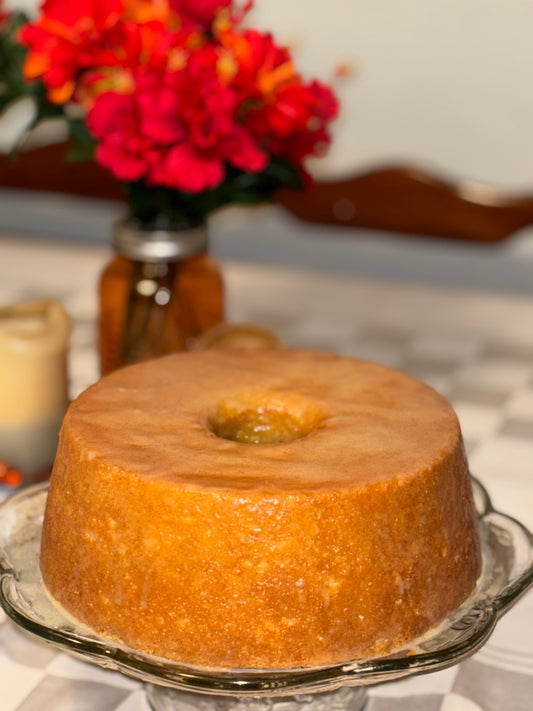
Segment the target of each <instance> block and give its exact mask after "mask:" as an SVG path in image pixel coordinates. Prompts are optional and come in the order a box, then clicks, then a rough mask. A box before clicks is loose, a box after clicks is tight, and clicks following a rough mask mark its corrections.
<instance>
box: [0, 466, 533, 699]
mask: <svg viewBox="0 0 533 711" xmlns="http://www.w3.org/2000/svg"><path fill="white" fill-rule="evenodd" d="M472 483H473V487H474V496H475V501H476V507H477V511H478V516H479V526H480V532H481V538H482V553H483V572H482V575H481V577H480V579H479V581H478V585H477V587H476V589H475V591H474V592H473V594H472V595H471V596H470V598H469V599H468V600H467V601H466V602H465V603H464V604H463V605H461V607H460V608H458V609H457V610H456V611H455V612H454V613H453V614H452V615H450V616H449V617H448V618H447V619H446V620H445V621H444V622H443V623H442V624H441V625H440V626H439V627H438V628H436V629H434V630H431V631H430V632H429V633H428V634H426V635H425V636H424V637H422V638H420V639H418V640H415V641H414V642H412V643H410V644H409V645H408V646H406V647H404V648H402V649H400V650H398V651H396V652H395V653H394V654H391V655H388V656H386V657H378V658H372V659H358V660H351V661H347V662H345V663H340V664H335V665H332V666H324V667H309V668H306V667H302V668H298V669H228V670H220V669H203V668H196V667H190V666H186V665H182V664H179V663H176V662H172V661H169V660H166V659H161V658H159V657H154V656H151V655H146V654H143V653H142V652H139V651H136V650H133V649H131V648H129V647H127V646H125V645H122V644H120V643H119V642H115V641H113V640H109V639H103V638H100V637H98V636H97V635H96V634H95V633H93V632H92V631H91V630H89V629H87V628H85V627H83V625H81V624H79V623H77V622H76V621H75V620H73V619H71V618H68V617H67V616H65V615H63V614H62V613H61V612H60V611H59V610H58V609H57V608H56V606H55V605H54V604H53V603H52V602H51V601H50V599H49V598H48V595H47V593H46V590H45V588H44V586H43V583H42V579H41V576H40V572H39V565H38V559H39V545H40V535H41V526H42V518H43V513H44V504H45V501H46V495H47V487H48V485H47V484H39V485H36V486H32V487H29V488H28V489H24V490H22V491H20V492H18V493H17V494H15V495H13V496H12V497H11V498H10V499H8V500H7V501H6V502H4V503H3V504H2V505H1V506H0V548H1V549H2V550H1V556H0V574H1V582H0V602H1V604H2V607H3V608H4V610H5V612H6V614H7V615H8V616H9V617H10V618H11V619H12V620H14V622H15V623H16V624H18V625H19V626H20V627H22V628H24V629H25V630H27V631H28V632H31V633H33V634H35V635H37V636H39V637H41V638H42V639H44V640H45V641H47V642H49V643H51V644H52V645H54V646H56V647H59V648H60V649H62V650H63V651H67V652H69V653H71V654H75V655H77V656H81V657H82V658H83V659H85V660H86V661H90V662H93V663H96V664H98V665H100V666H103V667H107V668H111V669H115V670H117V671H120V672H122V673H124V674H126V675H128V676H131V677H134V678H136V679H139V680H141V681H145V682H149V683H152V684H159V685H162V686H167V687H172V688H176V689H184V690H189V691H198V692H203V693H215V694H231V695H237V696H244V695H247V694H251V695H254V696H258V695H269V696H273V695H276V694H278V695H281V694H283V695H287V694H292V693H298V694H300V693H311V692H317V691H326V690H332V689H335V688H337V687H339V686H344V685H367V684H375V683H378V682H384V681H391V680H393V679H399V678H401V677H405V676H409V675H412V674H418V673H423V672H432V671H437V670H439V669H443V668H445V667H448V666H451V665H453V664H456V663H457V662H459V661H461V660H462V659H464V658H466V657H467V656H470V655H471V654H473V653H474V652H475V651H476V650H477V649H479V647H481V646H482V645H483V644H484V643H485V641H486V640H487V639H488V637H489V636H490V634H491V632H492V630H493V629H494V626H495V625H496V622H497V621H498V619H499V618H500V617H501V616H502V615H503V614H504V613H505V612H506V611H507V610H509V609H510V607H511V606H512V605H513V604H514V602H516V600H518V598H519V597H520V596H521V595H522V594H523V593H525V591H526V590H527V589H528V588H529V587H530V586H531V585H532V584H533V537H532V535H531V533H530V532H529V531H528V530H527V529H526V528H525V527H524V526H523V525H522V524H520V523H519V522H518V521H516V520H515V519H513V518H511V517H509V516H506V515H504V514H502V513H500V512H498V511H496V510H495V509H494V508H493V506H492V504H491V502H490V499H489V496H488V494H487V492H486V491H485V489H484V488H483V486H482V485H481V484H480V483H479V482H478V481H477V480H475V479H473V480H472Z"/></svg>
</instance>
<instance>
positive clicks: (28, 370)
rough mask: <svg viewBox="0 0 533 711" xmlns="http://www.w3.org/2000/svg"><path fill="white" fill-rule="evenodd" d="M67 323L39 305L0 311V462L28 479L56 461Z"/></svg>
mask: <svg viewBox="0 0 533 711" xmlns="http://www.w3.org/2000/svg"><path fill="white" fill-rule="evenodd" d="M70 331H71V322H70V318H69V317H68V315H67V313H66V312H65V310H64V309H63V307H62V306H61V304H60V303H59V302H57V301H55V300H52V299H49V300H43V301H37V302H32V303H25V304H17V305H14V306H9V307H4V308H1V309H0V460H4V461H6V462H7V463H9V464H10V465H11V466H14V467H16V468H17V469H20V470H21V471H22V472H23V473H24V474H25V478H26V479H30V480H31V479H32V478H33V477H34V476H36V475H38V474H39V473H40V472H41V471H42V470H43V469H45V468H46V467H48V466H49V465H50V464H51V463H52V461H53V458H54V455H55V450H56V446H57V438H58V433H59V428H60V426H61V421H62V419H63V415H64V414H65V411H66V408H67V404H68V378H67V351H68V343H69V336H70Z"/></svg>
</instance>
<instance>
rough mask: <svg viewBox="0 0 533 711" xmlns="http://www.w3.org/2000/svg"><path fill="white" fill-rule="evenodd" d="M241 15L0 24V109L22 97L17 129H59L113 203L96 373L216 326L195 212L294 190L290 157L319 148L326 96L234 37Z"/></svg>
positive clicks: (297, 176)
mask: <svg viewBox="0 0 533 711" xmlns="http://www.w3.org/2000/svg"><path fill="white" fill-rule="evenodd" d="M0 2H1V0H0ZM250 9H251V2H248V3H247V4H245V5H238V4H237V3H235V2H233V0H77V1H76V2H72V0H45V2H44V4H43V5H42V7H41V8H40V11H39V14H38V15H37V17H36V18H34V19H33V20H32V21H29V20H28V18H27V17H26V16H24V15H23V14H21V13H17V14H14V15H11V16H7V17H6V16H4V17H3V18H2V19H0V112H1V111H2V109H4V108H6V107H7V106H9V105H10V104H12V103H13V102H14V101H16V100H18V99H20V98H22V97H25V96H26V97H27V96H30V97H32V99H33V101H34V104H35V114H34V118H33V120H32V121H31V123H30V125H29V126H28V130H27V132H29V131H31V130H32V129H33V128H34V127H35V126H36V125H37V124H39V123H41V122H42V121H44V120H47V119H49V118H52V117H56V118H57V117H61V118H63V119H64V121H65V122H66V125H67V126H68V129H69V136H70V139H71V141H70V142H71V145H72V150H71V154H70V158H71V159H78V160H80V159H86V160H94V161H96V162H97V163H98V164H99V165H100V166H103V167H104V168H105V169H107V170H108V171H110V173H111V174H112V175H113V176H114V177H115V178H116V179H117V181H118V182H119V183H120V184H121V185H122V187H123V189H124V192H125V195H126V198H127V202H128V204H129V215H128V218H127V220H126V221H124V222H122V223H121V224H120V225H119V226H118V227H117V229H116V230H115V235H114V246H115V249H116V250H117V252H118V256H117V258H116V259H115V260H114V261H113V262H112V263H111V264H110V265H109V266H108V268H107V269H106V271H105V272H104V274H103V277H102V282H101V286H100V357H101V365H102V371H103V372H108V371H109V370H112V369H114V368H115V367H117V366H119V365H122V364H124V363H128V362H132V361H136V360H140V359H144V358H146V357H151V356H153V355H158V354H160V353H164V352H168V351H172V350H177V349H184V348H188V347H190V346H191V344H194V342H195V339H197V338H198V337H199V336H200V335H201V334H202V333H203V332H205V331H206V330H208V329H210V328H212V327H213V326H215V325H217V324H218V323H219V322H220V321H221V320H222V319H223V308H222V304H223V296H222V286H221V279H220V277H219V275H218V272H217V270H216V269H215V267H214V266H213V264H212V263H211V262H209V260H208V256H207V254H206V236H205V230H203V228H204V226H205V224H204V223H205V219H206V217H207V215H209V214H210V213H211V212H213V211H214V210H216V209H217V208H220V207H221V206H223V205H226V204H229V203H256V202H262V201H265V200H268V199H269V198H270V197H271V196H272V194H273V192H274V191H275V190H277V189H278V188H280V187H282V186H289V187H304V186H305V184H306V182H310V177H309V174H308V173H307V171H306V169H305V166H304V162H305V160H306V159H307V158H308V157H310V156H319V155H321V154H322V153H324V151H325V150H326V149H327V147H328V145H329V143H330V133H329V125H330V123H331V121H332V120H333V119H334V118H335V117H336V115H337V113H338V103H337V100H336V98H335V95H334V93H333V91H332V90H331V88H330V87H328V86H327V85H325V84H323V83H321V82H319V81H317V80H312V81H305V80H304V79H303V78H302V76H301V75H300V73H299V72H298V71H297V70H296V67H295V65H294V62H293V60H292V57H291V53H290V51H289V50H288V49H287V48H285V47H281V46H279V45H278V44H277V43H276V42H275V41H274V39H273V37H272V35H271V34H270V33H266V32H261V31H258V30H256V29H253V28H250V27H248V26H247V25H246V20H247V17H248V13H249V11H250ZM23 138H24V137H23Z"/></svg>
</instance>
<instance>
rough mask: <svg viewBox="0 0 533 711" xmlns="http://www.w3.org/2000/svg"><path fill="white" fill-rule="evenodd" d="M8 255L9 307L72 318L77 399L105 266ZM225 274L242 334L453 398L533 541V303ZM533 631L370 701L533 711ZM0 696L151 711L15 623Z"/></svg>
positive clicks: (35, 704) (0, 655)
mask: <svg viewBox="0 0 533 711" xmlns="http://www.w3.org/2000/svg"><path fill="white" fill-rule="evenodd" d="M0 254H1V259H0V304H7V303H12V302H15V301H19V300H23V299H30V298H40V297H43V296H54V297H56V298H59V299H60V300H61V301H62V302H63V304H64V305H65V307H66V308H67V310H68V311H69V313H70V314H71V316H72V318H73V320H74V331H73V336H72V344H71V353H70V378H71V395H72V396H75V395H76V394H78V393H79V392H80V391H81V390H82V389H83V388H85V387H86V386H87V385H89V384H90V383H91V382H93V381H94V380H95V379H96V378H97V377H98V369H97V361H96V354H95V349H94V344H95V325H94V318H95V313H96V282H97V278H98V273H99V271H100V269H101V268H102V265H103V263H104V261H105V259H106V258H107V254H106V252H105V251H104V250H100V249H91V248H85V247H66V246H64V245H57V244H46V243H43V242H36V243H31V242H29V241H24V240H13V239H9V238H7V237H5V238H3V239H2V238H0ZM224 271H225V276H226V284H227V301H228V318H229V320H231V321H234V322H237V321H254V322H257V323H260V324H263V325H265V326H267V327H270V328H272V329H274V330H275V331H276V332H277V333H278V334H279V335H280V336H281V338H282V339H283V340H284V342H285V344H286V345H288V346H294V347H305V348H316V349H321V350H328V351H334V352H338V353H342V354H345V355H353V356H358V357H362V358H368V359H371V360H375V361H378V362H381V363H384V364H386V365H390V366H393V367H397V368H400V369H402V370H405V371H408V372H410V373H412V374H414V375H416V376H417V377H419V378H421V379H423V380H425V381H426V382H428V383H429V384H431V385H433V386H434V387H435V388H436V389H437V390H439V391H440V392H442V393H443V394H444V395H445V396H447V397H448V398H449V399H450V400H451V402H452V404H453V405H454V407H455V409H456V411H457V413H458V415H459V419H460V421H461V426H462V429H463V434H464V438H465V441H466V444H467V451H468V454H469V460H470V464H471V469H472V472H473V473H474V474H475V475H476V476H477V477H478V478H479V479H480V480H481V481H482V483H483V484H484V485H485V486H486V488H487V489H488V491H489V493H490V495H491V498H492V500H493V503H494V504H495V505H496V507H497V508H499V509H500V510H502V511H504V512H505V513H508V514H511V515H513V516H515V517H517V518H518V519H519V520H521V521H522V522H523V523H525V524H526V525H527V526H528V527H529V528H530V529H532V530H533V483H532V482H533V297H532V298H517V297H511V296H506V295H503V294H491V293H479V292H457V291H446V290H433V289H429V288H426V287H418V286H408V285H395V284H392V283H387V284H384V283H375V282H365V281H361V280H352V279H350V278H347V277H336V276H332V275H325V274H321V273H310V272H307V271H306V272H304V271H302V272H298V271H294V270H283V269H279V268H270V267H260V266H253V265H243V264H237V263H232V264H227V265H224ZM532 281H533V275H532ZM532 620H533V593H529V594H528V595H526V596H525V597H524V598H522V599H521V600H520V601H519V602H518V604H517V605H516V606H515V607H514V608H513V609H512V610H511V611H510V612H509V613H508V614H507V615H506V616H505V617H504V618H503V620H502V621H501V622H500V623H499V625H498V627H497V629H496V631H495V633H494V634H493V636H492V637H491V639H490V641H489V642H488V643H487V644H486V645H485V646H484V647H483V648H482V649H481V651H479V652H478V653H477V654H476V655H475V656H473V657H472V658H470V659H469V660H467V661H465V662H463V663H462V664H459V665H457V666H455V667H452V668H450V669H448V670H446V671H442V672H438V673H434V674H428V675H424V676H420V677H415V678H411V679H409V680H405V681H402V682H397V683H392V684H386V685H379V686H376V687H373V688H371V689H370V699H369V703H368V707H367V711H533V637H532V635H531V631H530V627H531V621H532ZM0 689H1V692H0V709H1V711H42V710H43V709H50V710H51V711H93V710H94V711H148V704H147V701H146V699H145V694H144V690H143V687H142V686H141V684H140V683H138V682H136V681H132V680H130V679H127V678H126V677H124V676H122V675H120V674H118V673H116V672H111V671H107V670H103V669H100V668H98V667H95V666H93V665H90V664H87V663H84V662H82V661H79V660H75V659H73V658H71V657H69V656H67V655H66V654H64V653H62V652H58V651H56V650H54V649H52V648H51V647H47V646H44V645H43V644H42V643H40V642H39V641H37V640H35V639H33V638H29V637H27V636H26V635H25V634H23V633H22V632H21V631H19V630H18V629H17V628H16V627H15V626H14V625H13V624H12V623H11V622H10V621H9V620H7V619H6V618H5V617H3V616H2V618H1V620H0ZM289 708H290V707H289V706H287V707H286V709H289Z"/></svg>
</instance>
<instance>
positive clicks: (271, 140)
mask: <svg viewBox="0 0 533 711" xmlns="http://www.w3.org/2000/svg"><path fill="white" fill-rule="evenodd" d="M221 41H222V43H223V44H224V45H225V46H226V47H228V48H232V49H233V51H234V52H235V54H236V56H237V57H238V60H239V68H238V72H237V75H236V77H235V79H234V81H233V84H234V86H235V88H236V91H238V93H239V97H240V101H241V103H242V105H243V107H245V110H244V112H243V116H242V121H243V125H244V127H245V128H246V130H247V131H249V133H250V134H251V135H253V136H254V137H255V138H256V140H257V141H259V142H260V144H261V145H263V146H264V148H265V149H266V150H268V151H269V152H271V153H273V154H275V155H279V156H281V157H285V158H287V159H288V160H290V161H291V162H293V163H295V164H296V166H297V167H298V168H300V169H301V170H302V160H303V159H304V158H305V157H306V156H309V155H316V154H318V153H319V152H320V151H321V149H322V148H323V146H324V144H325V143H328V142H329V140H330V137H329V134H328V132H327V129H326V126H327V124H328V123H329V122H330V121H331V120H332V119H333V118H335V117H336V116H337V114H338V108H339V107H338V103H337V100H336V98H335V96H334V95H333V92H332V91H331V90H330V89H329V87H326V86H325V85H323V84H320V83H319V82H316V81H315V82H312V83H310V84H304V82H303V81H302V79H301V77H300V76H299V75H298V74H297V73H296V71H295V68H294V65H293V62H292V59H291V56H290V53H289V52H288V50H286V49H285V48H282V47H278V46H277V45H276V44H275V42H274V40H273V38H272V36H271V35H269V34H261V33H260V32H257V31H255V30H248V31H247V32H245V33H244V34H243V35H238V34H236V33H234V32H232V31H231V30H230V31H229V32H227V33H225V34H223V35H222V37H221Z"/></svg>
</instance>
